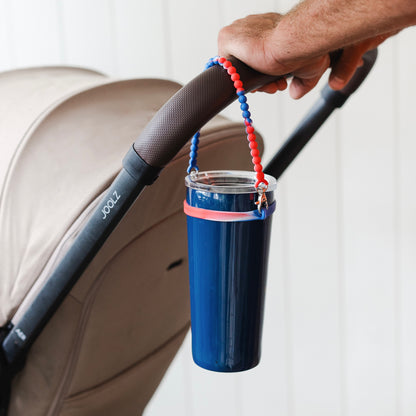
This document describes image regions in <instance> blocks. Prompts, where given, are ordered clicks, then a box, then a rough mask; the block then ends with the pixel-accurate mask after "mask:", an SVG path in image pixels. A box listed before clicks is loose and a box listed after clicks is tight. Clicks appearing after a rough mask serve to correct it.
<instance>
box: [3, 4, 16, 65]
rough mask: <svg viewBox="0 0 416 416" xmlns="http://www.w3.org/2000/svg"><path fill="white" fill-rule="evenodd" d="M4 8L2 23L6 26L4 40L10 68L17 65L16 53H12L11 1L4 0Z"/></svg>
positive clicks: (13, 48)
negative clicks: (6, 45)
mask: <svg viewBox="0 0 416 416" xmlns="http://www.w3.org/2000/svg"><path fill="white" fill-rule="evenodd" d="M4 10H5V13H4V14H5V19H4V24H5V26H6V41H7V44H8V46H9V48H8V49H9V50H8V54H9V64H10V67H11V68H14V67H16V66H17V62H16V54H15V53H14V51H15V50H16V49H15V45H14V39H13V24H12V22H14V18H13V11H12V2H11V1H10V0H9V1H8V0H5V2H4Z"/></svg>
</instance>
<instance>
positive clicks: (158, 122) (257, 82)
mask: <svg viewBox="0 0 416 416" xmlns="http://www.w3.org/2000/svg"><path fill="white" fill-rule="evenodd" d="M339 55H340V54H339V53H338V56H339ZM376 58H377V49H373V50H371V51H368V52H367V53H366V54H365V55H364V56H363V61H364V64H363V66H361V67H360V68H358V69H357V71H356V73H355V74H354V76H353V77H352V79H351V80H350V82H349V83H348V85H347V86H346V87H345V88H344V89H342V90H340V91H336V92H335V91H332V90H331V89H330V88H329V86H326V87H325V88H324V91H323V94H326V95H330V96H331V99H332V95H333V94H332V93H335V94H336V96H338V97H339V98H338V99H337V101H342V104H343V102H345V101H346V99H347V98H348V97H349V95H351V94H352V93H353V92H354V91H355V90H356V89H357V88H358V87H359V86H360V85H361V83H362V82H363V80H364V79H365V77H366V76H367V74H368V73H369V72H370V70H371V68H372V67H373V65H374V62H375V60H376ZM230 60H231V62H232V63H233V65H234V66H235V67H236V68H237V71H238V73H239V74H240V75H241V79H242V80H243V81H244V87H245V89H246V91H252V90H253V89H256V88H259V87H261V86H263V85H265V84H267V83H269V82H272V81H275V80H277V79H279V78H283V77H286V76H289V75H285V76H280V77H277V76H272V75H266V74H262V73H260V72H257V71H255V70H253V69H252V68H249V67H248V66H247V65H245V64H244V63H243V62H241V61H239V60H238V59H236V58H231V59H230ZM331 94H332V95H331ZM334 97H335V96H334ZM236 98H237V95H236V93H235V89H234V85H233V82H232V81H231V79H230V77H229V75H228V74H227V72H226V71H224V70H223V69H222V68H221V67H219V66H218V65H214V66H213V67H211V68H209V69H208V70H206V71H204V72H202V73H201V74H199V75H198V76H197V77H195V78H194V79H193V80H192V81H191V82H189V83H188V84H186V85H185V86H184V87H183V88H182V89H180V90H179V91H178V92H177V93H176V94H175V95H174V96H173V97H172V98H171V99H170V100H169V101H168V102H167V103H166V104H165V105H164V106H163V107H162V108H161V109H160V110H159V111H158V112H157V113H156V115H155V116H154V117H153V119H152V120H151V121H150V122H149V123H148V125H147V126H146V127H145V129H144V130H143V132H142V133H141V135H140V136H139V137H138V139H137V140H136V141H135V143H134V145H133V147H134V150H135V151H136V153H137V154H138V155H139V156H140V157H141V158H142V160H143V161H144V162H146V163H147V164H148V165H150V166H151V167H155V168H163V167H164V166H165V165H166V164H167V163H169V162H170V161H171V160H172V159H173V157H174V156H175V155H176V153H178V152H179V150H180V149H181V148H182V147H183V146H184V145H185V143H186V142H187V141H188V140H189V139H190V138H191V137H192V136H193V135H194V134H195V133H196V132H197V131H198V130H199V129H200V128H201V127H202V126H203V125H204V124H205V123H207V122H208V121H209V120H210V119H211V118H212V117H214V116H215V115H216V114H218V113H219V112H220V111H221V110H223V109H224V108H225V107H227V105H229V104H230V103H231V102H232V101H234V100H235V99H236ZM342 104H340V105H338V104H337V103H335V104H334V105H335V106H341V105H342Z"/></svg>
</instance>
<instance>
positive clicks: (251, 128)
mask: <svg viewBox="0 0 416 416" xmlns="http://www.w3.org/2000/svg"><path fill="white" fill-rule="evenodd" d="M246 132H247V134H251V133H254V127H253V126H247V127H246Z"/></svg>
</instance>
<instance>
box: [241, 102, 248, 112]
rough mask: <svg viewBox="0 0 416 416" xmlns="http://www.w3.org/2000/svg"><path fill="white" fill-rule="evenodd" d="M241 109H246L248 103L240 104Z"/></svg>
mask: <svg viewBox="0 0 416 416" xmlns="http://www.w3.org/2000/svg"><path fill="white" fill-rule="evenodd" d="M240 108H241V110H243V111H246V110H248V104H247V103H243V104H241V105H240Z"/></svg>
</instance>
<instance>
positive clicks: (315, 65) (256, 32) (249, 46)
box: [218, 13, 330, 99]
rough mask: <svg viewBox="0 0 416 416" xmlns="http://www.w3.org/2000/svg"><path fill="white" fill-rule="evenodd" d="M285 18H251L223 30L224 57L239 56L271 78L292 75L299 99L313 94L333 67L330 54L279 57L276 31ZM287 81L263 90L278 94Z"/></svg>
mask: <svg viewBox="0 0 416 416" xmlns="http://www.w3.org/2000/svg"><path fill="white" fill-rule="evenodd" d="M283 17H284V16H282V15H281V14H279V13H265V14H257V15H250V16H247V17H245V18H243V19H239V20H236V21H235V22H233V23H232V24H231V25H229V26H226V27H224V28H222V29H221V31H220V32H219V35H218V53H219V55H220V56H225V57H230V56H235V57H236V58H238V59H240V60H241V61H243V62H244V63H246V64H247V65H248V66H250V67H251V68H253V69H256V70H257V71H259V72H263V73H265V74H269V75H276V76H278V75H286V74H289V73H290V74H292V75H293V79H292V81H291V83H290V88H289V91H290V95H291V96H292V97H293V98H295V99H297V98H301V97H302V96H303V95H305V94H306V93H307V92H309V91H310V90H311V89H312V88H313V87H314V86H315V85H316V84H317V83H318V81H319V79H320V78H321V76H322V75H323V73H324V72H325V71H326V69H327V68H328V67H329V64H330V59H329V55H328V54H324V55H322V56H318V57H309V56H308V57H305V58H303V59H296V60H293V61H287V62H283V61H280V59H279V58H278V57H277V52H278V51H279V44H278V41H277V42H276V38H275V29H276V27H277V25H278V24H279V22H280V21H281V19H282V18H283ZM287 85H288V84H287V81H286V79H280V80H278V81H276V82H272V83H270V84H267V85H265V86H264V87H262V88H260V89H259V91H264V92H267V93H275V92H276V91H278V90H280V91H281V90H284V89H286V87H287Z"/></svg>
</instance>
